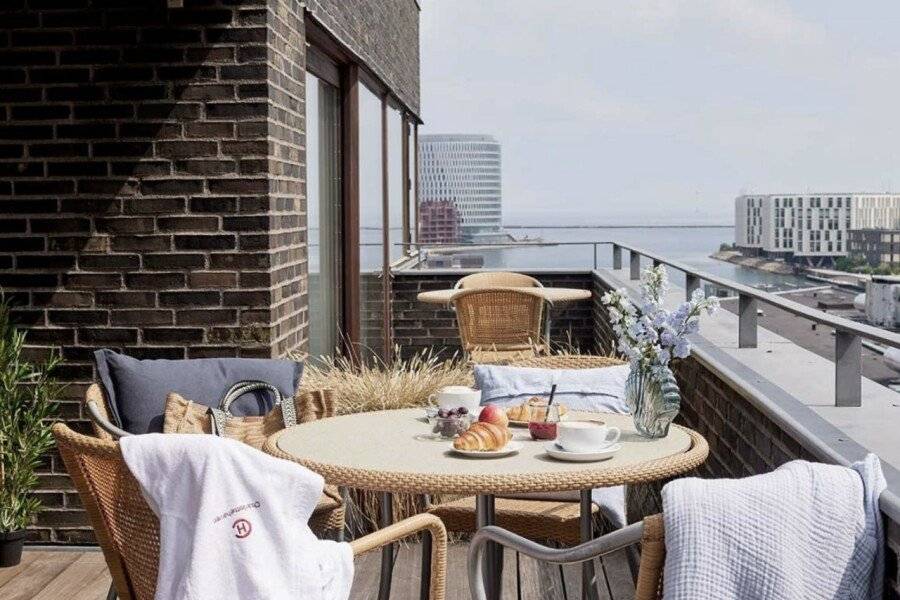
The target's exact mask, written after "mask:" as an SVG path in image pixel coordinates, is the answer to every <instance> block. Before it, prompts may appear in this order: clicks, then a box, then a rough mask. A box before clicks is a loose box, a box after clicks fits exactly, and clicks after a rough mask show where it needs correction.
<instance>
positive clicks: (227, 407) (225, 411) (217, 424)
mask: <svg viewBox="0 0 900 600" xmlns="http://www.w3.org/2000/svg"><path fill="white" fill-rule="evenodd" d="M257 390H266V391H267V392H269V393H271V394H272V395H273V396H274V397H275V406H279V405H280V406H281V416H282V419H283V420H284V426H285V427H292V426H294V425H296V424H297V411H296V408H295V406H294V403H293V401H291V402H284V397H283V396H282V395H281V392H280V391H279V390H278V388H277V387H275V386H274V385H272V384H270V383H266V382H265V381H239V382H237V383H235V384H234V385H233V386H231V387H230V388H228V391H227V392H225V396H224V397H223V398H222V401H221V402H220V403H219V408H212V407H210V409H209V415H210V417H212V423H211V425H212V433H213V435H219V436H221V435H225V421H226V420H227V419H228V417H229V416H231V405H232V403H234V401H235V400H237V399H238V398H240V397H241V396H243V395H244V394H246V393H247V392H255V391H257Z"/></svg>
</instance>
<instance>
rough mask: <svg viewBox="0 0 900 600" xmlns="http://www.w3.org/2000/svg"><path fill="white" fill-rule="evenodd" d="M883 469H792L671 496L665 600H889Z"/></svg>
mask: <svg viewBox="0 0 900 600" xmlns="http://www.w3.org/2000/svg"><path fill="white" fill-rule="evenodd" d="M884 488H885V481H884V477H883V475H882V473H881V464H880V463H879V462H878V458H877V457H876V456H875V455H873V454H870V455H869V456H867V457H866V459H865V460H863V461H861V462H859V463H856V464H854V465H853V467H852V468H846V467H840V466H835V465H825V464H817V463H809V462H805V461H799V460H798V461H792V462H789V463H787V464H785V465H782V466H781V467H779V468H778V469H776V470H775V471H773V472H771V473H767V474H764V475H757V476H754V477H748V478H746V479H716V480H703V479H696V478H686V479H679V480H676V481H673V482H671V483H669V484H667V485H666V486H665V487H664V488H663V491H662V498H663V515H664V519H665V528H666V564H665V573H664V590H665V591H664V598H665V599H666V600H702V599H704V598H710V599H713V598H715V599H719V598H738V599H741V598H747V599H750V598H752V599H757V598H758V599H760V600H762V599H765V600H776V599H785V600H795V599H800V598H803V599H814V598H822V599H826V598H827V599H829V600H830V599H837V598H840V599H842V600H862V599H865V600H876V599H877V600H880V599H881V597H882V586H883V583H882V577H883V570H884V556H883V546H882V544H883V540H882V529H881V528H882V523H881V513H880V512H879V510H878V497H879V495H880V494H881V492H882V490H884Z"/></svg>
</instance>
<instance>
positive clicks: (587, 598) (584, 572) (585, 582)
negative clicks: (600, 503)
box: [580, 489, 598, 600]
mask: <svg viewBox="0 0 900 600" xmlns="http://www.w3.org/2000/svg"><path fill="white" fill-rule="evenodd" d="M580 504H581V543H582V544H583V543H584V542H588V541H590V540H592V539H593V538H594V513H593V500H592V498H591V490H590V489H587V490H581V503H580ZM581 597H582V599H583V600H595V599H596V598H598V594H597V583H596V576H595V573H594V561H593V560H586V561H584V562H583V563H581Z"/></svg>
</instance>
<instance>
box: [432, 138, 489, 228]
mask: <svg viewBox="0 0 900 600" xmlns="http://www.w3.org/2000/svg"><path fill="white" fill-rule="evenodd" d="M435 200H450V201H451V202H453V204H454V205H455V206H456V212H457V215H458V218H459V233H460V237H461V241H467V242H478V241H485V242H489V241H491V240H493V239H496V238H497V236H498V234H500V233H501V226H502V218H503V214H502V210H501V171H500V142H498V141H497V140H496V139H495V138H494V137H492V136H490V135H468V134H441V135H422V136H419V202H420V203H422V204H424V203H426V202H431V201H435ZM420 219H421V215H420Z"/></svg>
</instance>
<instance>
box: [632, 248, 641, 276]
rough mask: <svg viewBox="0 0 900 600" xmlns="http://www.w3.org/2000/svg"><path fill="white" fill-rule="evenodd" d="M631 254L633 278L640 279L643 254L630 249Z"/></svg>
mask: <svg viewBox="0 0 900 600" xmlns="http://www.w3.org/2000/svg"><path fill="white" fill-rule="evenodd" d="M629 254H630V255H631V257H630V260H631V278H632V279H640V278H641V255H640V254H638V253H637V252H635V251H634V250H630V251H629Z"/></svg>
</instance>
